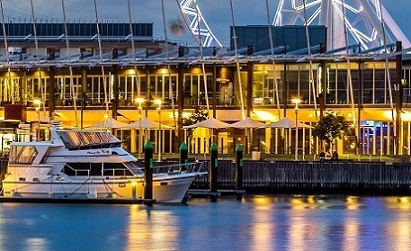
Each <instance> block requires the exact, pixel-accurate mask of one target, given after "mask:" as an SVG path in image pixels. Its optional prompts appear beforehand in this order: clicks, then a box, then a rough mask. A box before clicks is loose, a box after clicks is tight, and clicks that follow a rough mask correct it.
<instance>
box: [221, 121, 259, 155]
mask: <svg viewBox="0 0 411 251" xmlns="http://www.w3.org/2000/svg"><path fill="white" fill-rule="evenodd" d="M228 127H231V128H238V129H245V130H246V134H247V135H246V136H247V138H248V144H247V152H250V147H251V142H252V137H253V136H252V135H253V133H252V132H253V129H256V128H264V127H265V124H264V123H262V122H260V121H257V120H253V119H252V118H250V117H246V118H245V119H242V120H240V121H237V122H235V123H233V124H230V125H229V126H228Z"/></svg>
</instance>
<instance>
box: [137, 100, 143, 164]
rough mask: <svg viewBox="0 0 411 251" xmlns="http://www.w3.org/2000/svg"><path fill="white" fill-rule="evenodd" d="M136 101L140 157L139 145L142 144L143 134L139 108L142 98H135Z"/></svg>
mask: <svg viewBox="0 0 411 251" xmlns="http://www.w3.org/2000/svg"><path fill="white" fill-rule="evenodd" d="M135 101H136V103H137V104H138V107H137V109H138V150H137V151H138V158H139V159H140V157H141V156H140V155H141V147H142V145H143V135H142V133H141V110H142V109H143V107H142V106H141V105H142V104H143V103H144V99H143V98H136V99H135Z"/></svg>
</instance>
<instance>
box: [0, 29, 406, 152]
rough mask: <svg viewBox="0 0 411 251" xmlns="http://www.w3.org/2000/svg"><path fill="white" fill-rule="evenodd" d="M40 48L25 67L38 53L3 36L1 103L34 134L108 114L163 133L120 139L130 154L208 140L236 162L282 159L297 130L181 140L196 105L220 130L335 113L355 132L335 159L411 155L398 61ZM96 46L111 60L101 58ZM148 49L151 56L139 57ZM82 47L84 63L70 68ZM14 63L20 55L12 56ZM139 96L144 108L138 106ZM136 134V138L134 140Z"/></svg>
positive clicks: (199, 133)
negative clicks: (244, 156) (239, 149)
mask: <svg viewBox="0 0 411 251" xmlns="http://www.w3.org/2000/svg"><path fill="white" fill-rule="evenodd" d="M92 33H93V32H91V33H90V34H87V36H89V35H91V34H92ZM56 34H57V33H56ZM122 35H125V36H124V37H127V36H126V35H127V34H126V33H125V34H122ZM100 38H101V37H100ZM43 39H44V41H46V40H47V41H48V43H44V44H39V47H38V48H36V49H37V50H39V51H42V52H43V53H42V54H41V56H44V58H45V60H39V58H38V57H34V58H32V55H33V54H32V53H29V52H33V51H34V48H33V45H32V44H31V45H30V43H29V42H27V41H26V42H25V43H17V42H16V41H17V40H16V41H14V42H13V40H12V39H10V40H9V41H8V42H9V43H8V46H9V47H8V49H7V50H6V49H4V50H3V51H2V53H3V55H4V54H5V53H6V51H8V57H9V58H8V60H9V61H8V62H7V61H6V62H4V64H3V66H2V67H1V69H0V83H1V84H0V93H1V95H0V102H1V103H0V104H1V107H2V108H3V109H2V111H3V115H5V113H6V109H4V107H6V106H7V105H22V106H25V107H27V114H26V115H27V116H26V118H27V119H26V120H27V121H28V122H32V123H33V124H35V123H36V122H37V123H38V124H37V125H38V126H40V127H45V124H44V123H43V122H46V121H61V122H62V123H63V124H64V125H66V126H70V127H76V128H86V127H88V126H90V125H92V124H94V123H96V122H99V121H102V120H104V118H105V116H106V117H107V116H109V117H113V118H115V119H117V120H119V121H122V122H125V123H130V122H134V121H139V120H140V119H141V118H143V117H147V118H150V119H152V120H154V121H156V122H158V125H159V127H158V128H152V129H151V130H141V128H134V129H123V130H117V131H116V133H117V136H118V137H119V138H121V139H123V141H124V145H125V147H126V148H128V149H129V150H130V151H131V152H141V151H142V148H143V145H142V143H141V142H144V141H145V140H146V139H150V140H151V141H153V142H154V144H155V149H156V150H155V152H159V151H161V152H162V153H172V152H178V147H179V145H180V144H181V143H182V142H184V141H185V142H187V144H188V146H189V151H190V152H191V153H207V152H208V151H209V148H210V144H211V141H214V142H216V143H217V145H218V147H219V149H220V152H222V153H233V152H234V149H235V146H236V145H237V144H243V145H249V146H250V148H249V149H250V150H257V151H261V152H264V153H277V154H279V153H294V151H295V135H296V134H295V130H287V129H269V128H267V129H255V130H253V137H250V138H249V139H248V138H247V137H246V133H245V130H243V129H230V128H227V129H220V130H208V129H201V128H199V129H196V130H194V132H192V133H191V132H187V130H184V129H183V128H182V125H181V121H182V119H183V117H184V116H187V115H188V114H190V113H192V112H193V111H194V110H195V109H196V108H198V107H199V106H200V107H203V108H204V109H205V110H207V111H208V115H209V116H210V117H214V118H217V119H219V120H222V121H225V122H236V121H239V120H241V119H243V118H244V117H251V118H252V119H255V120H259V121H263V122H265V123H267V124H268V123H269V122H272V121H276V120H279V119H281V118H283V117H289V118H292V119H297V120H298V121H300V122H303V123H306V124H308V125H311V126H312V125H315V123H316V122H317V121H318V119H319V117H320V116H321V115H322V114H324V113H326V112H337V113H340V114H343V115H345V116H346V117H347V119H348V120H350V121H352V123H353V127H352V130H351V133H350V135H347V136H346V137H345V138H344V139H342V140H339V141H338V143H337V144H336V148H337V150H338V152H339V153H348V154H350V153H351V154H368V155H394V154H410V149H411V142H410V134H411V130H410V126H411V123H410V121H411V116H409V115H410V112H411V111H410V109H411V108H409V103H410V100H409V99H410V98H409V96H410V93H411V87H410V77H411V76H410V75H411V70H410V69H411V67H408V66H406V65H404V64H403V62H406V61H405V60H404V59H403V58H402V55H401V54H395V55H394V54H393V55H392V56H389V57H387V58H385V57H384V56H383V55H380V54H375V53H374V54H356V55H352V56H350V55H349V56H341V55H329V54H326V53H322V54H317V55H315V56H312V57H307V56H306V55H295V54H292V53H290V54H276V55H275V56H272V55H270V56H255V55H252V54H250V53H248V55H244V56H241V57H232V56H226V55H227V54H226V55H224V54H222V53H215V51H214V52H213V54H211V55H203V56H201V55H194V54H190V49H185V50H184V51H182V50H181V49H180V50H179V49H178V47H179V46H178V45H175V44H172V43H168V42H164V41H151V42H148V40H150V39H148V40H147V41H145V42H144V43H145V45H144V46H143V45H142V46H137V47H138V48H144V51H145V53H142V54H138V51H139V49H136V50H134V51H133V53H131V55H132V56H130V50H131V49H130V46H131V44H132V43H133V42H136V41H137V40H138V39H136V40H135V41H134V39H133V40H132V41H130V39H129V38H127V39H123V40H121V39H120V40H121V42H118V43H117V44H116V46H113V44H112V43H113V41H108V39H107V42H105V41H104V40H100V41H97V42H96V41H94V40H93V43H88V44H87V47H84V46H78V47H76V46H75V45H73V47H70V51H71V52H75V53H68V51H67V47H65V46H63V45H61V46H60V48H58V47H57V46H56V45H55V43H60V44H61V43H64V41H54V44H53V43H52V42H51V41H52V39H50V38H48V39H46V38H43ZM70 39H71V40H70V44H71V42H73V43H74V40H75V38H74V37H72V38H70ZM77 39H78V38H77ZM120 40H119V41H120ZM79 41H80V39H79ZM98 42H100V43H101V44H102V45H103V47H104V51H105V52H108V53H107V55H106V54H105V56H103V54H104V53H103V54H101V52H99V50H101V49H102V48H101V47H99V45H98V44H99V43H98ZM79 43H80V42H79ZM49 44H50V45H49ZM83 45H84V44H83ZM122 46H124V47H122ZM396 46H397V47H396V48H395V49H396V50H397V51H400V50H401V49H402V48H401V44H400V43H398V44H397V45H396ZM51 47H53V48H54V49H53V53H55V54H54V56H53V57H50V52H51V51H52V50H51V49H50V48H51ZM132 47H134V46H132ZM148 47H150V48H151V49H152V53H147V48H148ZM166 47H167V50H165V48H166ZM4 48H5V47H4ZM10 48H17V52H15V51H12V50H10ZM18 48H20V49H18ZM85 48H86V49H87V51H88V52H89V54H87V55H86V54H84V53H83V54H81V53H80V55H78V56H77V57H72V60H67V58H68V57H69V56H70V55H77V54H78V52H82V51H85V50H84V49H85ZM118 48H124V50H125V52H124V55H115V52H116V50H117V49H118ZM165 52H167V53H166V54H164V53H165ZM16 54H17V55H19V58H17V59H13V58H12V57H13V56H14V55H16ZM46 55H48V57H46ZM65 55H66V56H65ZM193 55H194V56H193ZM3 59H4V60H5V57H3ZM137 98H142V99H143V100H144V102H140V103H138V102H136V99H137ZM295 98H298V99H300V100H301V103H300V105H299V107H298V108H299V110H298V117H296V116H297V114H296V113H295V104H293V103H292V99H295ZM156 99H160V100H161V101H162V103H161V105H158V104H156V103H155V102H154V100H156ZM37 100H39V101H40V102H36V101H37ZM397 115H399V116H397ZM6 119H8V118H6ZM39 124H40V125H39ZM163 125H164V126H163ZM160 135H161V136H160ZM298 135H299V137H298V146H299V147H298V151H299V153H304V154H315V153H318V152H319V151H321V149H320V144H319V142H318V140H317V139H316V138H315V137H313V136H312V129H311V128H300V129H298ZM141 137H144V139H143V140H142V141H140V140H138V139H139V138H141ZM159 141H161V144H160V143H159ZM159 148H161V149H159Z"/></svg>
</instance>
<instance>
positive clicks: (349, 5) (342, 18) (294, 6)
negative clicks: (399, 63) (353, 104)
mask: <svg viewBox="0 0 411 251" xmlns="http://www.w3.org/2000/svg"><path fill="white" fill-rule="evenodd" d="M296 24H307V25H311V24H316V25H325V26H326V27H327V33H328V34H327V37H328V41H327V49H328V50H333V49H338V48H343V47H345V46H346V43H347V42H346V41H347V40H348V43H349V44H355V43H357V44H359V45H360V46H361V49H362V50H368V49H371V48H375V47H379V46H382V45H385V44H390V43H395V42H396V41H402V45H403V47H404V48H409V47H411V43H410V41H409V40H408V38H407V37H406V36H405V35H404V33H403V32H402V31H401V29H400V28H399V26H398V25H397V24H396V23H395V21H394V20H393V18H392V17H391V16H390V14H389V13H388V12H387V10H386V9H385V8H384V6H383V5H382V4H381V2H380V0H280V1H279V4H278V8H277V12H276V15H275V17H274V20H273V25H275V26H283V25H296ZM345 36H346V37H347V38H348V39H345Z"/></svg>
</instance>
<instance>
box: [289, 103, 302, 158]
mask: <svg viewBox="0 0 411 251" xmlns="http://www.w3.org/2000/svg"><path fill="white" fill-rule="evenodd" d="M291 102H293V103H294V104H295V107H294V111H295V160H298V104H299V103H300V102H301V100H300V99H299V98H294V99H292V100H291Z"/></svg>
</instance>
